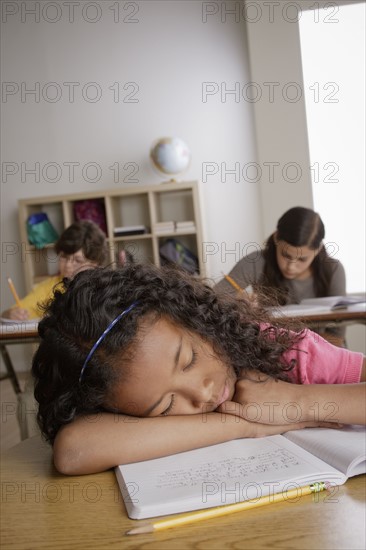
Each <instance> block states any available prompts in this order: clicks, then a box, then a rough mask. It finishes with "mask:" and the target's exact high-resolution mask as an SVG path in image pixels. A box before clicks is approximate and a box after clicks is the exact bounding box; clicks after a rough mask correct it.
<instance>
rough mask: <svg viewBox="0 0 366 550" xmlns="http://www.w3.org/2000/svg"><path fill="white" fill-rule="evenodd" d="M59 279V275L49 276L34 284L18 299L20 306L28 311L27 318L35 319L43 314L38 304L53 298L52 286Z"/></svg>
mask: <svg viewBox="0 0 366 550" xmlns="http://www.w3.org/2000/svg"><path fill="white" fill-rule="evenodd" d="M61 280H62V279H61V278H60V276H59V275H56V276H54V277H49V278H48V279H45V280H44V281H42V282H41V283H39V284H38V285H36V286H35V287H34V288H33V290H32V291H31V292H30V293H29V294H27V296H25V297H24V298H23V299H22V300H20V304H21V307H22V308H24V309H26V310H28V312H29V319H37V318H39V317H42V316H43V310H42V308H40V307H39V306H40V305H41V304H42V303H44V302H47V301H48V300H49V299H50V298H53V291H54V287H55V285H57V284H58V283H59V282H60V281H61Z"/></svg>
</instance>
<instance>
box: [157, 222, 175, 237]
mask: <svg viewBox="0 0 366 550" xmlns="http://www.w3.org/2000/svg"><path fill="white" fill-rule="evenodd" d="M153 227H154V231H155V233H157V234H159V235H160V234H163V233H174V231H175V222H174V221H168V222H156V223H154V226H153Z"/></svg>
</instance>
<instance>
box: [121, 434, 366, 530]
mask: <svg viewBox="0 0 366 550" xmlns="http://www.w3.org/2000/svg"><path fill="white" fill-rule="evenodd" d="M365 472H366V431H365V427H364V426H349V427H345V428H343V429H342V430H337V429H334V430H332V429H321V428H312V429H306V430H298V431H293V432H288V433H287V434H285V435H274V436H269V437H264V438H259V439H237V440H234V441H229V442H227V443H221V444H219V445H211V446H209V447H204V448H202V449H196V450H194V451H188V452H183V453H179V454H175V455H171V456H166V457H163V458H158V459H154V460H146V461H142V462H136V463H133V464H126V465H122V466H118V467H117V468H116V476H117V480H118V483H119V486H120V489H121V492H122V496H123V499H124V502H125V505H126V509H127V513H128V515H129V517H130V518H132V519H142V518H149V517H155V516H162V515H169V514H175V513H181V512H188V511H192V510H199V509H203V508H211V507H213V506H222V505H224V504H232V503H234V502H241V501H243V500H250V499H253V498H259V497H262V496H266V495H268V494H270V495H271V494H274V493H279V492H282V491H286V490H290V489H293V488H296V487H303V486H305V485H309V484H310V483H312V482H314V481H325V482H329V483H330V484H332V485H341V484H343V483H345V482H346V481H347V479H348V477H352V476H355V475H358V474H362V473H365Z"/></svg>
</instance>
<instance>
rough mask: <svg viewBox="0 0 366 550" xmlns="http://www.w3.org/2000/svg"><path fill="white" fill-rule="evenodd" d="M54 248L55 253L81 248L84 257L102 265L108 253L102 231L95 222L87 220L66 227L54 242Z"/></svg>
mask: <svg viewBox="0 0 366 550" xmlns="http://www.w3.org/2000/svg"><path fill="white" fill-rule="evenodd" d="M55 250H56V253H57V254H60V253H63V254H66V255H71V254H75V252H77V251H78V250H82V251H83V253H84V256H85V258H87V259H88V260H91V261H92V262H96V263H97V264H98V265H104V263H105V261H106V259H107V254H108V249H107V243H106V238H105V235H104V233H103V231H102V230H101V229H99V227H98V226H97V225H96V224H95V223H93V222H90V221H87V220H82V221H79V222H75V223H73V224H71V225H70V226H69V227H67V228H66V229H65V231H64V232H63V233H62V234H61V236H60V238H59V239H58V241H57V242H56V244H55Z"/></svg>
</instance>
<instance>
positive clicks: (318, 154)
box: [300, 3, 366, 292]
mask: <svg viewBox="0 0 366 550" xmlns="http://www.w3.org/2000/svg"><path fill="white" fill-rule="evenodd" d="M318 5H319V4H318V3H315V4H314V6H318ZM327 6H328V7H327V8H324V9H319V8H318V7H317V8H316V9H317V11H316V12H315V11H314V10H309V11H304V12H303V13H302V17H301V19H300V40H301V51H302V62H303V75H304V90H305V102H306V115H307V123H308V135H309V147H310V159H311V173H312V184H313V196H314V208H315V210H316V211H318V212H319V213H320V215H321V217H322V219H323V221H324V224H325V229H326V239H325V241H326V243H327V249H328V251H329V252H330V253H331V254H332V255H333V256H334V257H335V258H337V259H339V260H340V261H341V262H342V263H343V265H344V267H345V270H346V274H347V291H348V292H359V291H363V290H364V289H365V248H366V246H365V233H366V231H365V29H364V21H365V4H364V3H362V4H353V5H343V4H341V5H339V6H337V5H336V4H335V3H329V4H327Z"/></svg>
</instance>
